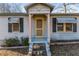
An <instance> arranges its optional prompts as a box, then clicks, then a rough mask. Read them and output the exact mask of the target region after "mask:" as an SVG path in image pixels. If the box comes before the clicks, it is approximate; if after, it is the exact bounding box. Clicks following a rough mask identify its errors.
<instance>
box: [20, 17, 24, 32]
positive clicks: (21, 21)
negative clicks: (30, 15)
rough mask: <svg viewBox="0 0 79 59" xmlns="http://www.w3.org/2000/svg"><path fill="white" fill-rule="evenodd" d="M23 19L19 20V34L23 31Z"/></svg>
mask: <svg viewBox="0 0 79 59" xmlns="http://www.w3.org/2000/svg"><path fill="white" fill-rule="evenodd" d="M23 22H24V21H23V18H20V32H23V30H24V25H23Z"/></svg>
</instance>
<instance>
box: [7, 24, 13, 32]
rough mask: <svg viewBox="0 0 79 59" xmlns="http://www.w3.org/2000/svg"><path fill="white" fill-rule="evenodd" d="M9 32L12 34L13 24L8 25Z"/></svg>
mask: <svg viewBox="0 0 79 59" xmlns="http://www.w3.org/2000/svg"><path fill="white" fill-rule="evenodd" d="M8 32H12V24H11V23H8Z"/></svg>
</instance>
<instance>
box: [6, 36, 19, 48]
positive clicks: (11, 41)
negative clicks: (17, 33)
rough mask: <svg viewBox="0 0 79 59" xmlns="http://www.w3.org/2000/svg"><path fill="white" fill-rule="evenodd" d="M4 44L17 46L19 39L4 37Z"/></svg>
mask: <svg viewBox="0 0 79 59" xmlns="http://www.w3.org/2000/svg"><path fill="white" fill-rule="evenodd" d="M5 44H6V46H9V47H10V46H18V45H19V44H20V41H19V40H18V38H17V37H16V38H9V39H5Z"/></svg>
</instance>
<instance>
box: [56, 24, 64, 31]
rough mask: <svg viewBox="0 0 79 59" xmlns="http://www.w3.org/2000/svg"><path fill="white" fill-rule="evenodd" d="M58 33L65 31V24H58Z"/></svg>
mask: <svg viewBox="0 0 79 59" xmlns="http://www.w3.org/2000/svg"><path fill="white" fill-rule="evenodd" d="M57 31H63V23H58V24H57Z"/></svg>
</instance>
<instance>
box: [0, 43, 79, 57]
mask: <svg viewBox="0 0 79 59" xmlns="http://www.w3.org/2000/svg"><path fill="white" fill-rule="evenodd" d="M50 49H51V55H52V56H79V43H77V44H59V45H58V44H54V45H50ZM27 55H28V47H27V48H12V49H0V56H27Z"/></svg>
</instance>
